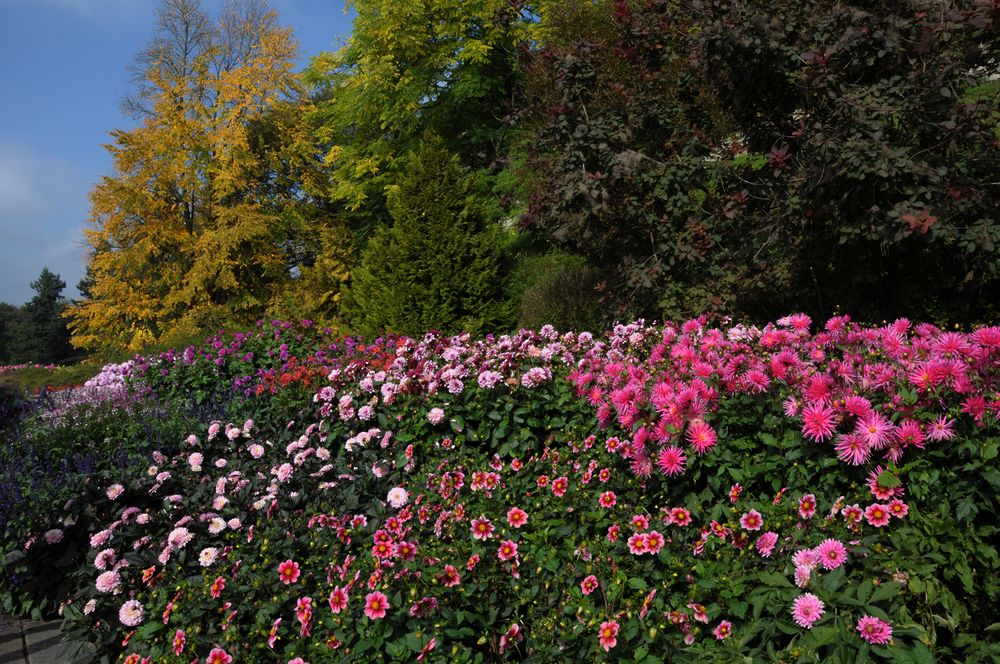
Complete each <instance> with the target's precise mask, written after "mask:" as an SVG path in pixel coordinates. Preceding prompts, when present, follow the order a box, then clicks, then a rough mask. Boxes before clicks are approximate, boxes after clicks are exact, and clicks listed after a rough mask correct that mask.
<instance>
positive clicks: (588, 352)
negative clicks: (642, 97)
mask: <svg viewBox="0 0 1000 664" xmlns="http://www.w3.org/2000/svg"><path fill="white" fill-rule="evenodd" d="M810 326H811V322H810V321H809V320H808V319H807V318H805V317H803V316H793V317H788V318H786V319H782V320H780V321H778V322H777V323H775V324H773V325H768V326H766V327H764V328H762V329H757V328H748V327H742V326H737V327H731V328H728V329H713V328H709V327H708V326H707V325H706V324H705V322H704V321H701V320H696V321H689V322H688V323H685V324H684V325H683V326H679V327H678V326H673V325H667V326H662V327H661V326H649V325H645V324H643V323H642V322H637V323H634V324H630V325H621V326H618V327H616V328H615V329H614V330H612V331H611V332H610V333H609V334H608V335H606V336H605V337H603V338H599V339H595V338H594V337H593V336H592V335H590V334H587V333H583V334H579V335H576V334H562V335H561V334H558V333H557V332H556V331H554V330H552V329H550V328H543V329H542V330H540V331H538V332H529V331H521V332H519V333H517V334H515V335H511V336H503V337H497V338H493V337H490V338H486V339H472V338H469V337H468V336H459V337H454V338H441V337H438V336H435V335H428V336H427V337H425V338H423V339H421V340H413V339H405V338H402V339H389V340H380V341H378V342H376V343H374V344H370V345H364V344H360V343H359V342H355V341H352V342H351V343H350V344H346V343H341V344H340V345H338V346H337V350H336V351H331V350H330V348H331V347H330V344H331V343H334V342H332V341H330V340H328V339H322V340H320V341H316V342H315V345H310V342H308V339H306V338H302V339H296V341H297V342H299V344H300V347H298V348H296V349H294V350H295V354H292V353H291V352H289V353H288V354H287V355H286V356H285V357H281V354H282V352H283V350H284V351H288V348H287V347H286V348H285V349H283V350H282V349H281V346H282V344H284V343H286V342H285V341H284V337H285V336H286V334H288V332H286V331H287V330H290V329H291V328H284V327H281V326H276V327H278V328H279V329H277V330H275V331H276V332H278V334H277V335H276V336H275V334H274V333H273V331H272V332H267V333H259V334H258V335H257V336H255V337H253V338H254V339H256V341H254V343H258V344H260V346H259V348H258V349H257V350H255V351H253V352H254V353H255V356H263V357H268V358H271V359H269V360H268V361H267V362H266V363H263V364H262V365H261V366H259V367H257V366H254V363H253V361H252V358H251V360H244V359H243V358H245V357H246V353H247V352H249V351H246V350H245V349H244V348H243V345H242V344H244V343H245V340H246V337H244V339H243V340H241V342H240V344H241V345H240V348H239V352H236V353H231V354H228V355H223V356H222V358H223V361H222V362H221V363H220V362H216V359H218V355H217V354H216V355H215V358H216V359H213V360H212V361H211V363H208V362H200V363H199V362H186V361H185V360H181V361H180V362H178V361H177V355H174V356H164V357H162V358H158V359H156V360H150V361H148V362H146V361H142V360H140V361H139V362H138V365H139V366H143V367H144V369H143V371H144V372H145V375H147V376H150V377H155V378H154V379H152V380H150V381H149V382H150V387H151V388H152V389H153V390H154V393H156V392H158V391H159V392H164V391H166V390H165V387H166V386H167V383H168V382H169V381H175V384H176V385H195V384H203V385H205V386H206V387H205V389H206V390H209V391H210V389H211V388H210V380H211V379H210V378H209V377H210V376H215V379H216V380H220V379H221V378H220V377H225V379H226V380H229V381H240V382H239V388H241V389H242V390H243V399H241V400H240V401H238V402H237V406H238V407H239V408H243V409H245V411H246V419H245V420H244V418H240V419H239V420H234V421H233V422H227V421H225V420H216V421H212V422H205V423H204V424H203V425H202V426H201V427H199V428H197V429H196V430H192V431H190V432H188V434H189V435H187V437H186V438H184V439H182V440H178V441H177V443H178V445H179V450H178V451H177V452H176V453H173V454H169V453H167V452H166V451H154V452H153V454H152V457H151V463H150V464H149V465H148V466H145V465H144V466H143V467H141V468H133V469H126V470H123V471H121V472H120V473H119V475H118V476H117V477H114V478H112V477H110V476H108V477H105V478H104V482H105V483H104V484H103V485H102V486H101V487H100V492H99V493H98V492H96V491H95V492H92V493H91V495H90V497H89V501H88V509H89V510H91V514H92V523H93V524H94V525H93V527H92V528H90V529H88V531H87V532H86V537H87V538H88V540H89V541H88V544H89V549H90V550H89V553H87V554H86V559H85V560H81V561H79V562H80V563H81V564H80V565H79V566H78V567H77V568H76V569H75V570H74V571H72V572H71V573H70V575H69V578H70V583H69V586H70V588H71V590H70V591H69V596H68V597H67V598H66V599H65V601H64V603H63V607H62V608H63V612H64V615H65V616H66V619H67V628H68V630H69V632H70V635H71V637H72V638H74V639H75V640H76V641H77V642H78V643H79V644H80V657H81V659H84V658H85V657H86V656H100V655H108V656H112V657H113V656H118V655H120V656H121V657H123V658H124V659H125V661H129V662H139V661H142V660H143V659H144V658H151V659H152V661H156V662H161V661H164V662H170V661H177V662H181V661H183V662H190V661H191V660H192V659H195V658H199V661H201V659H200V658H204V659H205V661H209V662H225V661H229V658H233V661H280V662H314V663H315V662H319V661H329V660H330V659H332V658H335V657H338V658H339V657H344V658H348V657H349V658H353V659H357V660H360V661H366V660H370V659H373V658H376V657H378V656H382V657H385V658H388V659H394V660H401V661H412V660H413V659H418V660H420V661H491V660H497V659H503V658H511V659H531V660H534V661H594V660H599V659H604V658H607V659H620V658H627V659H629V660H630V661H640V662H642V661H645V662H659V661H692V662H696V661H697V662H700V661H706V660H710V661H734V660H736V659H742V658H747V657H748V658H750V659H751V660H759V661H778V660H781V661H813V660H815V658H817V657H819V658H820V659H823V660H826V659H833V660H835V661H852V662H853V661H862V660H864V659H875V660H878V659H887V660H891V661H931V660H933V659H934V658H935V657H937V658H943V659H965V660H975V659H976V658H979V659H981V660H985V659H988V658H989V657H991V656H997V654H998V653H1000V647H998V645H997V644H996V639H995V634H996V625H995V624H993V623H994V621H995V620H996V618H995V616H996V615H997V608H998V605H997V598H998V592H1000V588H998V577H997V572H996V570H997V569H998V568H1000V556H998V552H997V549H996V546H995V544H994V541H995V533H996V517H995V507H996V498H995V496H996V489H997V488H998V487H1000V472H998V471H997V469H996V467H995V458H996V455H997V449H998V439H997V435H996V428H997V427H996V422H997V412H998V408H1000V399H998V396H997V391H996V381H997V378H998V369H1000V329H997V328H983V329H980V330H976V331H974V332H972V333H969V334H960V333H955V332H944V331H941V330H938V329H936V328H933V327H932V326H928V325H911V324H909V323H908V322H906V321H897V322H896V323H894V324H892V325H888V326H884V327H881V328H865V327H860V326H857V325H854V324H852V323H850V321H849V320H848V319H846V318H837V319H833V320H831V321H829V322H828V323H827V324H826V326H825V327H824V329H823V330H821V331H819V332H817V333H811V332H810ZM214 344H215V342H214V341H213V342H210V344H209V345H208V346H207V348H214ZM222 347H226V346H225V344H223V346H222ZM348 347H349V349H348ZM216 350H218V349H216ZM317 351H322V353H318V352H317ZM206 353H208V354H211V351H208V350H206V349H205V348H203V349H196V350H194V351H192V352H191V353H187V355H188V356H190V357H198V356H199V354H200V356H201V357H206ZM229 356H231V357H230V359H227V357H229ZM232 357H235V358H236V359H231V358H232ZM230 362H232V363H233V364H230ZM236 362H238V363H239V365H237V364H235V363H236ZM237 366H241V367H242V369H240V371H242V372H243V373H242V376H252V377H253V378H252V381H244V380H242V379H241V377H240V376H237V375H236V372H237ZM302 367H306V369H301V368H302ZM283 376H289V377H288V379H287V380H284V379H283V378H282V377H283ZM199 382H200V383H199ZM229 384H230V385H232V384H233V383H232V382H230V383H229ZM258 386H264V387H263V388H261V389H258ZM112 480H114V481H112ZM59 518H62V515H59V514H53V519H52V523H53V524H56V523H58V519H59ZM78 536H79V535H78ZM63 537H64V533H63V532H58V533H57V532H56V529H55V528H52V529H49V530H47V531H44V532H38V533H35V534H34V539H32V540H30V542H29V544H28V548H29V550H31V551H44V549H45V548H46V547H54V546H60V542H62V541H63V539H62V538H63ZM84 644H89V645H84Z"/></svg>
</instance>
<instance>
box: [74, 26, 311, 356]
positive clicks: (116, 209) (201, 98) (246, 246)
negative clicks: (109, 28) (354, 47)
mask: <svg viewBox="0 0 1000 664" xmlns="http://www.w3.org/2000/svg"><path fill="white" fill-rule="evenodd" d="M217 34H218V35H228V37H229V39H222V38H218V37H216V38H212V39H213V40H214V41H205V42H204V43H199V44H197V45H196V48H194V50H192V51H191V52H184V53H173V54H171V53H166V54H165V55H163V57H161V56H159V55H157V56H156V57H150V58H149V59H147V60H140V64H141V65H142V66H143V67H144V69H143V75H144V80H143V82H142V85H143V88H142V95H141V98H142V102H143V104H144V106H145V107H146V109H147V111H148V114H147V115H145V116H144V117H143V118H142V120H141V122H140V123H139V124H138V126H136V127H135V128H133V129H131V130H127V131H126V130H116V131H113V132H112V134H111V136H112V143H111V144H110V145H109V146H107V149H108V151H109V153H110V154H111V156H112V159H113V164H114V169H115V173H114V175H113V176H109V177H105V178H103V179H102V180H101V182H100V183H99V184H97V185H96V186H95V187H94V189H93V190H92V192H91V194H90V200H91V206H92V207H91V220H90V225H89V226H90V227H89V228H88V229H87V231H86V236H87V242H88V244H89V246H90V252H91V257H90V268H91V270H92V273H93V275H94V280H95V283H94V287H93V289H92V293H93V297H92V298H91V299H88V300H86V301H85V302H83V303H80V304H79V305H76V306H74V307H72V308H71V309H70V312H69V316H70V317H71V319H72V323H71V327H72V330H73V335H74V336H73V341H74V344H76V345H78V346H81V347H98V346H103V345H113V346H118V347H128V348H133V349H134V348H137V347H139V346H141V345H142V344H146V343H152V342H155V341H156V340H158V339H160V338H162V336H163V335H164V334H168V333H170V332H171V330H175V329H176V328H177V326H178V325H180V321H182V320H184V321H186V322H185V323H184V325H189V324H195V323H197V322H199V321H200V322H204V321H208V320H209V319H217V318H218V317H219V316H218V315H217V314H218V311H221V310H224V309H226V308H228V307H240V308H243V309H247V310H249V309H252V308H256V309H257V310H258V312H262V311H263V310H264V307H265V305H266V303H267V302H268V300H269V298H271V297H272V296H273V294H274V293H275V292H276V291H277V290H278V289H279V288H280V287H281V286H282V285H283V283H284V282H287V280H288V279H289V275H288V273H287V267H286V262H287V261H286V259H285V257H284V256H283V254H282V250H281V243H282V242H283V241H284V236H283V233H284V230H283V225H282V223H281V221H280V219H279V218H278V217H277V216H276V215H275V214H274V213H273V212H272V213H269V214H265V213H264V212H263V211H262V210H263V209H264V204H265V203H267V204H273V202H274V201H273V200H272V199H267V200H264V197H266V196H268V193H267V186H261V178H262V177H269V174H268V171H267V169H268V167H269V164H268V162H267V159H270V157H269V156H268V155H267V154H266V152H262V150H263V148H259V147H258V146H257V145H256V144H255V143H254V140H253V134H252V132H254V131H260V129H259V127H260V126H261V125H263V124H265V123H266V122H268V121H269V116H270V114H272V113H273V112H274V109H275V107H276V106H279V105H280V104H281V103H283V102H282V101H281V100H282V99H284V98H285V97H286V96H288V95H297V94H298V93H299V91H300V89H301V86H300V84H299V82H298V81H297V80H296V77H295V75H294V67H295V50H296V46H295V42H294V40H293V39H292V35H291V31H289V30H287V29H281V28H278V27H277V24H276V20H275V16H274V14H273V13H271V14H264V15H251V14H249V13H248V14H246V15H243V14H233V13H230V14H226V15H225V18H224V21H223V22H222V23H221V24H220V26H219V29H218V32H217ZM172 58H173V59H172ZM179 64H183V66H178V65H179ZM304 151H305V150H304V149H303V152H304ZM274 165H275V166H280V164H279V163H276V164H274ZM192 321H195V323H192Z"/></svg>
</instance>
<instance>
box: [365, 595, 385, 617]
mask: <svg viewBox="0 0 1000 664" xmlns="http://www.w3.org/2000/svg"><path fill="white" fill-rule="evenodd" d="M388 608H389V599H388V598H387V597H386V596H385V595H383V594H382V593H380V592H378V591H377V590H376V591H375V592H371V593H368V594H367V595H366V596H365V616H367V617H368V619H369V620H378V619H379V618H385V613H386V609H388Z"/></svg>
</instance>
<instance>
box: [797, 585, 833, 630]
mask: <svg viewBox="0 0 1000 664" xmlns="http://www.w3.org/2000/svg"><path fill="white" fill-rule="evenodd" d="M824 612H825V611H824V604H823V601H822V600H821V599H820V598H819V597H817V596H816V595H813V594H812V593H805V594H803V595H799V596H798V597H796V598H795V601H794V602H793V603H792V618H793V619H794V620H795V622H796V623H798V624H799V626H800V627H804V628H806V629H812V626H813V625H814V624H815V623H816V621H817V620H819V619H820V618H822V617H823V613H824Z"/></svg>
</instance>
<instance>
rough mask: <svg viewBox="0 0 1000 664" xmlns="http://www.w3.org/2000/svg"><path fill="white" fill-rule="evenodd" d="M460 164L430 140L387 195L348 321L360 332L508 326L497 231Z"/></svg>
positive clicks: (349, 300)
mask: <svg viewBox="0 0 1000 664" xmlns="http://www.w3.org/2000/svg"><path fill="white" fill-rule="evenodd" d="M469 187H470V180H469V178H468V177H463V175H462V171H461V167H460V165H459V161H458V158H457V157H455V156H453V155H452V154H450V153H449V152H448V150H447V149H446V148H445V147H444V145H443V142H442V141H441V139H440V138H438V137H436V136H433V135H428V136H427V137H426V138H425V140H424V142H423V144H422V145H421V147H420V151H419V152H417V153H416V154H414V155H411V157H410V160H409V166H408V167H407V170H406V172H405V174H403V176H402V177H401V178H400V180H399V182H398V183H397V184H396V185H395V186H394V187H393V188H392V190H391V191H390V193H389V210H390V212H391V213H392V218H393V223H392V226H391V227H390V228H385V227H381V228H379V229H378V230H377V231H376V232H375V234H374V236H373V237H372V239H371V241H369V243H368V246H367V247H366V248H365V251H364V255H363V258H362V261H361V265H360V267H359V268H358V269H356V270H355V271H354V273H353V275H352V282H351V287H350V290H349V292H348V295H347V297H346V298H345V313H346V315H347V317H348V319H349V320H350V322H351V323H352V324H353V325H355V326H356V327H357V328H358V329H359V330H360V331H362V332H366V333H369V334H374V333H378V332H383V331H388V332H399V333H403V334H410V335H420V334H423V333H424V332H426V331H427V330H431V329H435V330H440V331H442V332H446V333H452V332H458V331H468V332H473V333H476V332H483V331H492V330H496V329H498V328H505V327H506V326H507V325H509V314H508V311H507V308H506V303H505V302H504V300H503V292H502V277H501V274H500V243H499V241H498V230H497V228H496V227H495V226H493V225H491V224H489V223H488V222H487V220H486V219H485V217H484V215H483V213H482V210H481V208H480V207H479V206H478V204H477V202H476V200H475V199H474V198H473V197H472V196H470V191H469Z"/></svg>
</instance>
